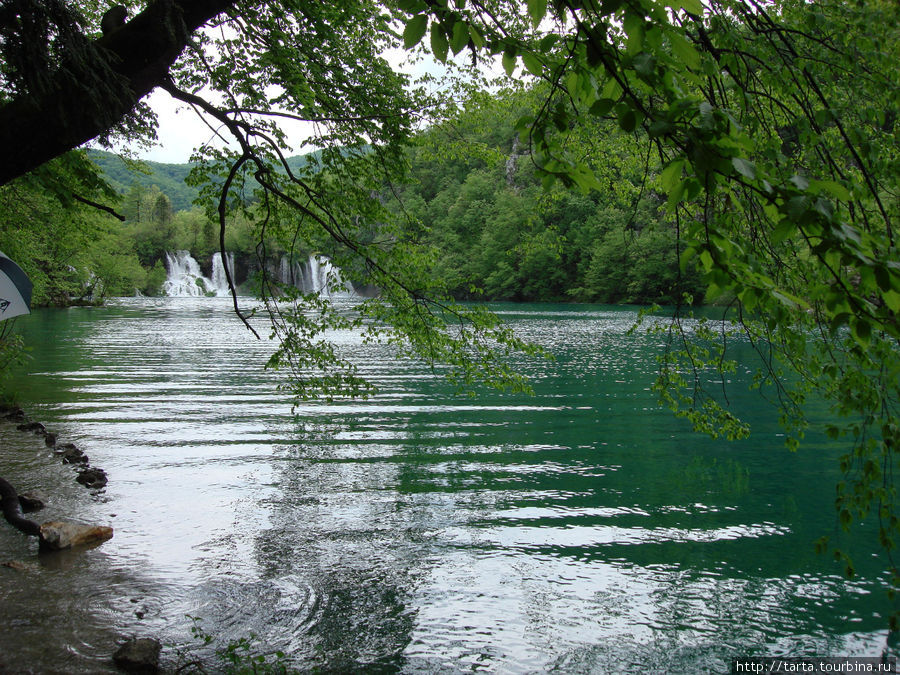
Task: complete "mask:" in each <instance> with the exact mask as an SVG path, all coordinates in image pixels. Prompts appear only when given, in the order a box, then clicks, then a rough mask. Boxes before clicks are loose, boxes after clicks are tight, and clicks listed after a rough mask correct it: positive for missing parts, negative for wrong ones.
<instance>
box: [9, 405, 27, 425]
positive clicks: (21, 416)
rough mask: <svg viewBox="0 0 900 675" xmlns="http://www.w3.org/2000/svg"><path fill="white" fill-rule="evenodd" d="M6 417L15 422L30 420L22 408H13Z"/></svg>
mask: <svg viewBox="0 0 900 675" xmlns="http://www.w3.org/2000/svg"><path fill="white" fill-rule="evenodd" d="M5 417H6V419H8V420H12V421H13V422H24V421H26V420H27V419H28V416H27V415H26V414H25V411H24V410H22V409H21V408H12V409H11V410H9V411H8V412H7V413H6V415H5Z"/></svg>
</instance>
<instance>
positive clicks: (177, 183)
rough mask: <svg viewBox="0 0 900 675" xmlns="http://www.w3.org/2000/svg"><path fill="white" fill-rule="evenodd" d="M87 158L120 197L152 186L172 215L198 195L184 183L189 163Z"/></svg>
mask: <svg viewBox="0 0 900 675" xmlns="http://www.w3.org/2000/svg"><path fill="white" fill-rule="evenodd" d="M88 154H89V155H90V157H91V159H92V160H93V161H94V162H95V163H96V164H97V166H99V167H100V169H101V170H102V171H103V173H104V175H105V176H106V178H107V180H108V181H109V183H110V185H112V186H113V187H114V188H115V189H116V191H117V192H120V193H121V194H125V193H126V192H127V191H128V189H129V188H130V187H131V186H132V185H133V184H135V183H137V184H138V185H140V186H141V187H142V188H145V189H146V188H150V187H153V186H155V187H157V188H159V191H160V192H162V193H163V194H164V195H166V197H168V198H169V201H170V202H171V203H172V208H173V209H174V210H175V211H183V210H186V209H190V208H191V206H192V204H193V202H194V200H195V199H196V198H197V195H198V194H199V191H198V190H197V188H195V187H193V186H191V185H187V184H186V183H185V182H184V180H185V178H187V176H188V174H189V173H190V172H191V169H192V168H193V164H191V163H187V164H166V163H162V162H150V161H140V162H129V163H126V162H125V160H123V159H122V158H121V157H120V156H119V155H117V154H115V153H112V152H106V151H104V150H89V151H88ZM317 155H318V152H312V153H309V154H306V155H294V156H292V157H289V158H288V160H287V162H288V166H290V168H291V170H296V169H299V168H302V167H303V166H306V164H307V163H308V162H309V161H310V158H312V157H315V156H317ZM140 169H143V170H140Z"/></svg>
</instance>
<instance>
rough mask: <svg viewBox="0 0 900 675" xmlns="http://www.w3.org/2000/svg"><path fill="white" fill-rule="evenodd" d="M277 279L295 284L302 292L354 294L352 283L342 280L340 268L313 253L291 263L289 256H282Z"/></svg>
mask: <svg viewBox="0 0 900 675" xmlns="http://www.w3.org/2000/svg"><path fill="white" fill-rule="evenodd" d="M278 280H279V281H280V282H281V283H283V284H290V285H293V286H296V287H297V288H299V289H300V290H301V291H303V292H304V293H317V294H319V295H325V296H329V297H331V296H343V295H354V294H355V292H354V290H353V285H352V284H350V283H349V282H347V281H345V280H344V278H343V277H342V276H341V271H340V269H338V268H337V267H335V266H334V265H332V264H331V260H329V259H328V258H326V257H325V256H319V255H315V254H312V255H310V256H309V258H308V259H307V260H306V261H305V262H303V263H298V262H294V263H291V260H290V258H289V257H287V256H285V257H283V258H282V259H281V262H280V263H279V267H278Z"/></svg>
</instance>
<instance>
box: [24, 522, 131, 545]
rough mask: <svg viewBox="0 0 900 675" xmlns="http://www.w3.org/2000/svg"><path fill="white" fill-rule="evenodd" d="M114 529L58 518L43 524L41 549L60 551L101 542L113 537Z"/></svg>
mask: <svg viewBox="0 0 900 675" xmlns="http://www.w3.org/2000/svg"><path fill="white" fill-rule="evenodd" d="M112 536H113V529H112V528H111V527H106V526H103V525H79V524H77V523H65V522H62V521H58V520H51V521H50V522H47V523H44V524H43V525H41V534H40V539H41V549H43V550H45V551H59V550H62V549H65V548H72V547H73V546H84V545H85V544H99V543H101V542H104V541H106V540H107V539H112Z"/></svg>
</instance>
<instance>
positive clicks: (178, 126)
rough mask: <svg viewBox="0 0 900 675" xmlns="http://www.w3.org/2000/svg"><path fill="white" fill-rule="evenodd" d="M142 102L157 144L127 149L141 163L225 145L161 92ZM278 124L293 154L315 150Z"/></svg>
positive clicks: (402, 61)
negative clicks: (148, 112) (153, 121)
mask: <svg viewBox="0 0 900 675" xmlns="http://www.w3.org/2000/svg"><path fill="white" fill-rule="evenodd" d="M465 56H466V52H462V53H461V54H460V55H459V57H458V58H464V57H465ZM384 57H385V59H387V61H388V62H389V63H390V64H391V66H392V67H393V68H394V69H395V70H397V71H398V72H403V73H407V74H408V75H410V76H411V77H412V78H414V79H415V78H419V77H422V76H425V75H429V76H432V77H434V78H440V77H441V76H442V75H443V74H444V73H445V72H446V69H445V68H444V66H443V65H442V64H440V63H438V62H437V61H435V59H434V58H433V57H432V56H431V54H429V53H425V54H421V55H420V56H419V57H418V58H410V53H409V52H407V51H405V50H403V49H391V50H389V51H387V52H385V54H384ZM489 70H490V71H491V73H492V74H493V75H497V74H499V72H502V68H500V65H499V60H498V63H496V64H493V66H492V67H491V68H490V69H489ZM145 101H146V102H147V104H148V105H149V106H150V108H152V109H153V111H154V112H155V113H156V116H157V120H158V128H157V139H158V140H157V142H156V143H155V144H154V145H153V146H151V147H149V148H144V147H132V148H130V151H131V153H132V154H133V155H135V156H137V157H139V158H140V159H144V160H148V161H152V162H163V163H170V164H181V163H185V162H188V161H190V158H191V155H192V154H193V152H194V150H195V149H196V148H199V147H202V146H204V145H205V144H213V145H215V146H218V147H222V146H223V145H224V143H223V142H222V140H221V139H219V138H217V137H216V134H215V133H214V132H213V129H211V128H210V124H212V125H213V128H215V129H218V128H219V124H218V123H217V122H216V121H215V120H211V119H210V118H208V117H207V118H206V121H204V118H202V117H201V116H200V115H199V114H198V113H197V112H196V111H194V110H193V109H192V108H190V107H189V106H187V105H185V104H184V103H181V102H180V101H177V100H175V99H173V98H172V97H171V96H169V94H167V93H166V92H164V91H163V90H161V89H156V90H154V91H153V92H151V94H150V95H149V96H148V97H147V98H146V99H145ZM288 112H289V111H288ZM280 124H281V125H282V130H283V131H284V132H285V133H286V134H287V137H288V143H289V145H290V146H291V148H292V154H302V153H304V152H310V151H311V150H314V149H315V148H314V147H312V146H309V145H307V144H306V140H307V139H308V138H309V137H310V135H311V132H312V125H311V124H310V123H299V122H292V121H288V120H285V121H283V122H280ZM220 133H221V134H222V136H225V137H227V135H228V134H227V131H226V130H220Z"/></svg>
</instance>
